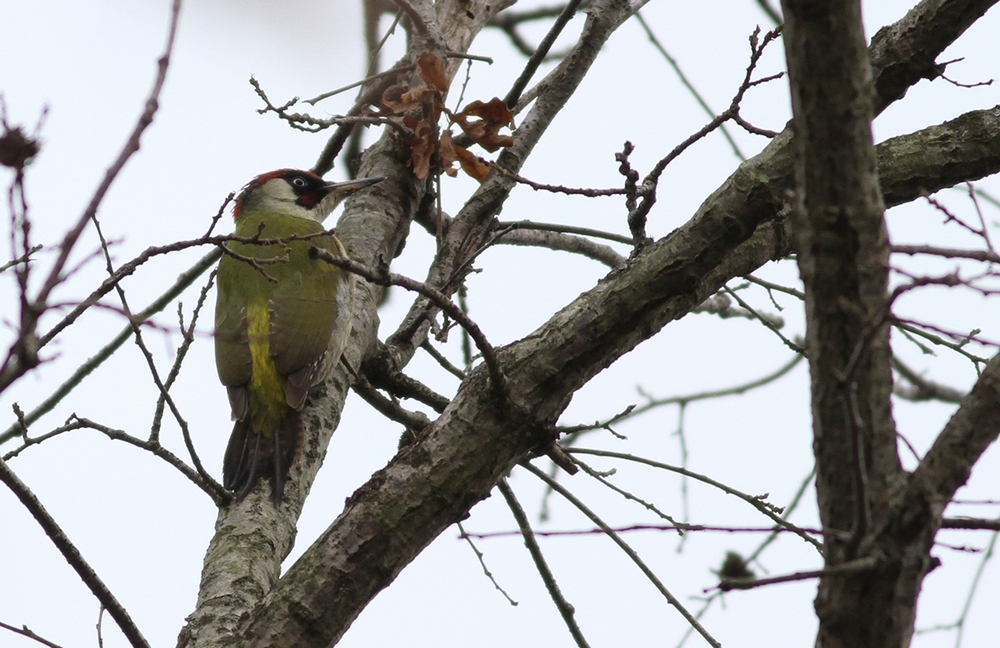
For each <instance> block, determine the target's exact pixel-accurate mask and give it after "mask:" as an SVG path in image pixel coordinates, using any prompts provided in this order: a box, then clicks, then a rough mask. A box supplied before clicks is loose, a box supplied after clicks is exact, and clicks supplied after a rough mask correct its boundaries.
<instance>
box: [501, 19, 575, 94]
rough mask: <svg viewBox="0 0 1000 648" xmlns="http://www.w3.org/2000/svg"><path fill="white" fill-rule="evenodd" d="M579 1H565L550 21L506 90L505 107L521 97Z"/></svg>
mask: <svg viewBox="0 0 1000 648" xmlns="http://www.w3.org/2000/svg"><path fill="white" fill-rule="evenodd" d="M581 1H582V0H569V2H567V3H566V6H565V7H563V10H562V11H561V12H559V15H558V16H557V17H556V20H555V22H554V23H552V27H550V28H549V31H548V33H547V34H545V37H544V38H543V39H542V42H540V43H539V44H538V47H536V48H535V51H534V53H532V55H531V57H530V58H529V59H528V62H527V63H525V64H524V69H523V70H522V71H521V74H520V75H518V77H517V80H516V81H514V85H513V86H511V88H510V90H509V91H508V92H507V96H506V97H504V103H506V104H507V107H508V108H510V109H511V110H513V109H514V107H515V106H516V105H517V102H518V100H519V99H520V98H521V93H522V92H524V89H525V88H527V87H528V82H529V81H531V77H533V76H534V75H535V72H536V71H538V66H539V65H541V64H542V62H544V61H545V57H546V56H548V53H549V50H551V49H552V46H553V45H554V44H555V42H556V39H557V38H558V37H559V34H561V33H562V30H563V28H564V27H566V25H567V24H568V23H569V21H570V20H571V19H572V18H573V14H575V13H576V10H577V8H578V7H579V6H580V3H581Z"/></svg>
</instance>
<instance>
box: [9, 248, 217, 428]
mask: <svg viewBox="0 0 1000 648" xmlns="http://www.w3.org/2000/svg"><path fill="white" fill-rule="evenodd" d="M221 256H222V253H221V252H219V251H218V250H216V251H213V252H210V253H208V254H207V255H206V256H204V257H202V258H201V259H200V260H199V261H198V262H197V263H195V264H194V265H193V266H191V268H190V269H188V270H186V271H185V272H183V273H181V274H180V276H178V277H177V281H175V282H174V285H173V286H171V287H170V288H168V289H167V290H166V291H165V292H164V293H163V294H162V295H160V297H158V298H157V299H156V300H155V301H154V302H153V303H151V304H150V305H149V306H147V307H146V308H145V309H143V310H142V311H141V312H139V313H138V314H136V315H135V316H134V319H135V321H136V322H139V323H141V322H145V321H147V320H148V319H149V318H150V317H152V316H153V315H155V314H156V313H159V312H160V311H162V310H163V309H164V308H166V307H167V305H168V304H170V303H171V302H172V301H173V300H174V299H176V298H177V297H178V295H180V294H181V293H182V292H184V291H185V290H186V289H187V288H188V287H189V286H190V285H191V284H193V283H194V282H195V280H196V279H197V278H198V277H200V276H201V275H202V274H203V273H204V272H205V271H206V270H208V269H209V268H210V267H212V266H213V265H215V264H216V263H218V261H219V258H220V257H221ZM119 270H120V268H119ZM131 337H132V325H131V324H129V325H128V326H126V327H125V328H124V329H122V330H121V331H120V332H119V333H118V335H116V336H115V337H114V339H112V340H111V341H110V342H108V343H107V344H106V345H105V346H104V347H102V348H101V349H100V350H99V351H98V352H97V353H95V354H94V355H92V356H91V357H90V358H88V359H87V360H86V361H84V362H83V363H82V364H81V365H80V366H79V367H77V368H76V370H75V371H74V372H73V375H72V376H70V377H69V378H67V379H66V381H65V382H63V384H61V385H59V387H57V388H56V389H55V390H54V391H53V392H52V393H51V394H50V395H49V396H48V397H47V398H46V399H45V400H44V401H42V402H41V403H40V404H39V405H38V406H36V407H35V408H34V409H33V410H31V411H30V412H28V413H27V414H26V415H25V416H24V420H23V424H24V426H26V427H27V426H31V425H32V424H34V423H35V422H36V421H37V420H38V419H40V418H41V417H42V416H44V415H45V414H47V413H49V412H51V411H52V409H53V408H54V407H55V406H56V405H57V404H59V402H60V401H61V400H62V399H63V398H65V397H66V396H67V395H69V393H70V392H72V391H73V390H74V389H76V387H77V386H79V385H80V383H82V382H83V380H84V379H85V378H86V377H87V376H89V375H90V374H91V372H93V371H94V370H95V369H96V368H97V367H99V366H100V365H101V364H103V363H104V361H105V360H107V359H108V358H110V357H111V356H112V355H114V353H115V351H117V350H118V349H119V348H120V347H121V346H122V345H123V344H125V342H126V341H127V340H128V339H129V338H131ZM20 430H21V427H20V423H15V424H14V425H12V426H11V427H9V428H7V429H6V430H5V431H4V432H3V433H0V445H3V444H4V443H6V442H7V441H9V440H11V439H12V438H14V437H16V436H17V435H19V434H20V433H21V432H20Z"/></svg>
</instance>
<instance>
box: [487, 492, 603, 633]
mask: <svg viewBox="0 0 1000 648" xmlns="http://www.w3.org/2000/svg"><path fill="white" fill-rule="evenodd" d="M497 490H499V491H500V494H501V495H503V499H504V501H505V502H507V507H508V508H510V512H511V514H512V515H513V516H514V520H515V521H516V522H517V526H518V528H519V529H520V533H521V537H522V538H523V539H524V546H525V547H527V548H528V553H529V554H531V559H532V561H534V563H535V569H537V570H538V575H539V576H541V577H542V582H543V583H545V589H547V590H548V591H549V596H550V597H552V602H553V603H555V604H556V609H558V610H559V615H560V616H562V618H563V621H564V622H565V623H566V629H567V630H569V633H570V635H571V636H572V637H573V640H574V641H576V645H577V646H579V647H580V648H589V644H588V643H587V639H586V638H585V637H584V636H583V632H581V631H580V626H579V625H577V623H576V618H575V617H574V615H575V613H576V611H575V610H574V609H573V606H572V605H570V603H569V601H567V600H566V598H565V597H564V596H563V594H562V591H561V590H560V589H559V583H557V582H556V579H555V576H553V575H552V570H551V569H549V565H548V563H546V562H545V556H543V555H542V548H541V547H539V546H538V541H537V540H535V536H534V533H533V532H532V530H531V524H530V523H529V522H528V516H527V515H525V513H524V509H523V508H522V507H521V503H520V502H518V501H517V497H516V496H515V495H514V490H513V489H512V488H511V487H510V484H508V483H507V480H506V479H501V480H500V483H498V484H497Z"/></svg>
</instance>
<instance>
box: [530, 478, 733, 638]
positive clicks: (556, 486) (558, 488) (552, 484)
mask: <svg viewBox="0 0 1000 648" xmlns="http://www.w3.org/2000/svg"><path fill="white" fill-rule="evenodd" d="M520 466H521V467H523V468H524V469H525V470H527V471H528V472H530V473H531V474H532V475H534V476H535V477H537V478H538V479H540V480H542V481H543V482H544V483H545V484H546V485H547V486H548V487H549V488H551V489H552V490H554V491H555V492H557V493H559V494H560V495H562V496H563V497H564V498H565V499H566V500H567V501H569V502H570V503H571V504H572V505H573V506H575V507H576V508H577V510H579V511H580V512H581V513H583V514H584V515H585V516H587V517H588V518H590V520H591V522H593V523H594V524H596V525H597V526H599V527H600V528H601V530H602V531H604V533H605V534H607V536H608V537H609V538H611V540H612V541H614V543H615V544H617V545H618V546H619V547H620V548H621V550H622V551H624V552H625V555H627V556H628V557H629V558H631V559H632V562H634V563H635V564H636V566H637V567H639V570H640V571H642V573H643V574H645V575H646V578H647V579H649V581H650V582H651V583H652V584H653V586H654V587H656V589H657V590H659V592H660V594H662V595H663V597H664V598H665V599H667V602H668V603H670V605H672V606H673V607H674V608H675V609H676V610H677V611H678V612H680V614H681V616H683V617H684V619H685V620H686V621H687V622H688V623H689V624H690V625H691V626H692V627H693V628H694V629H695V630H697V631H698V634H700V635H701V636H702V637H704V639H705V641H707V642H708V644H709V645H710V646H712V647H713V648H721V647H722V644H720V643H719V642H718V641H716V640H715V638H714V637H712V635H710V634H709V633H708V630H706V629H705V628H704V626H702V625H701V623H699V622H698V620H697V619H696V618H694V616H692V614H691V613H690V612H688V610H687V608H685V607H684V605H683V604H682V603H681V602H680V600H679V599H678V598H677V597H676V596H674V595H673V594H671V593H670V590H668V589H667V588H666V587H665V586H664V585H663V583H662V582H660V579H659V578H657V577H656V574H654V573H653V571H652V570H651V569H650V568H649V567H647V566H646V563H645V562H643V561H642V559H641V558H639V555H638V554H637V553H636V552H635V550H634V549H632V547H630V546H629V545H628V544H627V543H626V542H625V541H624V540H622V539H621V537H619V536H618V534H617V533H615V532H614V530H612V529H611V527H609V526H608V525H607V524H606V523H605V522H604V520H602V519H601V518H599V517H598V516H597V515H596V514H594V512H593V511H591V510H590V508H588V507H587V506H586V505H585V504H584V503H583V502H581V501H580V500H579V499H577V498H576V497H575V496H574V495H573V494H572V493H570V492H569V491H568V490H566V489H565V488H563V486H562V484H560V483H559V482H557V481H556V480H554V479H552V478H551V477H549V476H548V475H546V474H545V473H544V472H542V471H541V470H539V469H538V468H536V467H535V466H533V465H531V464H530V463H528V462H526V461H523V462H521V463H520Z"/></svg>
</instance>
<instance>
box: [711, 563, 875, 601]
mask: <svg viewBox="0 0 1000 648" xmlns="http://www.w3.org/2000/svg"><path fill="white" fill-rule="evenodd" d="M877 566H878V559H877V558H875V557H873V556H869V557H867V558H859V559H858V560H852V561H851V562H846V563H841V564H839V565H834V566H833V567H827V568H826V569H817V570H814V571H804V572H796V573H794V574H785V575H784V576H773V577H771V578H757V579H753V580H744V579H737V578H734V579H723V580H722V582H720V583H719V584H718V585H717V586H716V587H710V588H707V589H705V590H704V591H705V592H710V591H712V590H713V589H716V588H718V589H720V590H722V591H723V592H728V591H730V590H734V589H740V590H746V589H753V588H755V587H762V586H764V585H774V584H776V583H792V582H795V581H801V580H810V579H813V578H823V577H825V576H839V575H842V574H854V573H857V572H861V571H871V570H872V569H875V567H877Z"/></svg>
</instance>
